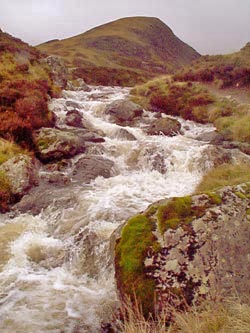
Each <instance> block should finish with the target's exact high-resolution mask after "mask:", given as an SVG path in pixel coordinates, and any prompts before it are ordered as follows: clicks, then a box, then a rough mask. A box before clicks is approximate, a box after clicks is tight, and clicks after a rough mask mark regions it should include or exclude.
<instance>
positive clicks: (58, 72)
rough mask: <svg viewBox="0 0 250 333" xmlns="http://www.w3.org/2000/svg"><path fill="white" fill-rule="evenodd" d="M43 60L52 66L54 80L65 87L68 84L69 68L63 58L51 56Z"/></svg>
mask: <svg viewBox="0 0 250 333" xmlns="http://www.w3.org/2000/svg"><path fill="white" fill-rule="evenodd" d="M43 61H44V62H46V63H47V64H48V65H49V66H50V68H51V72H52V80H53V82H54V83H55V84H56V85H57V86H59V87H61V88H63V89H64V88H65V87H66V85H67V80H68V70H67V68H66V66H65V63H64V61H63V59H62V58H60V57H56V56H49V57H47V58H46V59H43Z"/></svg>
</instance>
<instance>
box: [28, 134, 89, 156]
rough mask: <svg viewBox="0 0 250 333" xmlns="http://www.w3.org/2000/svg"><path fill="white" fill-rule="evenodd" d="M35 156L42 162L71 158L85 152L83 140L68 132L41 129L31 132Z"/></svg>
mask: <svg viewBox="0 0 250 333" xmlns="http://www.w3.org/2000/svg"><path fill="white" fill-rule="evenodd" d="M33 142H34V144H35V147H36V152H37V156H38V157H39V159H41V160H42V161H44V162H50V161H53V160H60V159H62V158H69V157H73V156H75V155H76V154H79V153H83V152H84V151H85V145H84V140H83V139H82V138H80V137H78V136H77V135H76V134H75V133H74V132H72V131H69V130H59V129H55V128H42V129H39V130H37V131H34V132H33Z"/></svg>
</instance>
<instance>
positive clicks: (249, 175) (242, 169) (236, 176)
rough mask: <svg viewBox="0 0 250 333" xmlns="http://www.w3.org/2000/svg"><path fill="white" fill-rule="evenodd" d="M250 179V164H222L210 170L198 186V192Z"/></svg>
mask: <svg viewBox="0 0 250 333" xmlns="http://www.w3.org/2000/svg"><path fill="white" fill-rule="evenodd" d="M249 181H250V164H248V163H242V164H235V165H233V164H222V165H220V166H218V167H216V168H214V169H212V170H210V171H209V172H208V173H207V174H206V175H205V176H204V177H203V179H202V181H201V183H200V184H199V185H198V187H197V188H196V192H198V193H201V192H206V191H214V190H216V189H219V188H222V187H224V186H229V185H230V186H233V185H237V184H242V183H246V182H249Z"/></svg>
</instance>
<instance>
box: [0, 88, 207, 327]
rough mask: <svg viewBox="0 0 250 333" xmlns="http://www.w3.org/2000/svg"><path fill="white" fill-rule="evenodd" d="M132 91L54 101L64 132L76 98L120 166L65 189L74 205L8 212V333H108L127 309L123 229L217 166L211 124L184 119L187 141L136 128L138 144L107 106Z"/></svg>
mask: <svg viewBox="0 0 250 333" xmlns="http://www.w3.org/2000/svg"><path fill="white" fill-rule="evenodd" d="M127 94H128V89H125V88H110V87H109V88H108V87H106V88H105V87H96V88H94V87H93V89H92V91H91V92H64V98H61V99H57V100H54V101H52V103H51V108H52V109H53V110H54V111H55V112H56V113H57V116H58V125H59V126H60V125H61V126H63V121H64V118H65V113H66V111H65V110H66V107H65V103H66V101H68V102H69V101H71V102H72V101H73V102H77V103H78V104H79V108H80V111H81V112H82V113H83V115H84V117H85V119H87V120H88V121H89V122H90V123H91V124H92V125H93V126H94V127H95V128H96V129H99V130H102V131H103V132H104V133H105V142H104V143H103V144H97V145H96V147H97V151H98V147H101V146H102V149H100V152H101V153H102V155H103V156H104V157H106V158H108V159H111V160H113V161H114V163H115V166H114V170H113V177H111V178H102V177H98V178H96V179H95V180H94V181H92V182H91V183H90V184H88V185H86V184H85V185H84V184H79V183H75V185H74V186H72V187H71V188H70V193H69V192H68V190H67V193H65V195H68V196H71V197H73V198H75V201H74V204H72V207H67V208H64V207H60V209H59V208H57V207H56V206H54V204H53V202H52V203H51V205H50V206H49V207H48V208H47V209H46V210H44V211H43V212H42V213H41V214H40V215H38V216H32V215H29V214H21V215H19V216H17V217H15V218H10V217H8V215H1V216H0V250H1V259H0V270H1V271H0V294H1V300H0V332H1V333H42V332H43V333H45V332H49V333H73V332H75V333H76V332H89V333H90V332H99V331H100V323H101V322H102V321H103V320H105V319H108V317H109V315H110V313H112V311H113V309H114V307H115V305H116V304H117V295H116V290H115V283H114V271H113V265H112V259H111V253H110V237H111V235H112V233H113V231H114V230H115V229H116V228H117V227H118V226H119V225H120V224H121V223H123V222H124V221H125V220H126V219H127V218H128V217H130V216H131V215H133V214H135V213H137V212H139V211H142V210H143V209H145V208H146V207H147V206H148V205H149V204H150V203H152V202H154V201H156V200H159V199H161V198H163V197H169V196H182V195H186V194H188V193H191V192H192V191H193V189H194V188H195V186H196V185H197V183H198V182H199V181H200V179H201V177H202V174H203V172H204V170H205V169H206V168H207V167H209V161H206V158H205V156H203V155H204V154H203V151H204V149H205V148H206V145H205V144H204V143H201V142H199V141H196V140H194V137H195V136H196V135H197V134H200V133H203V132H207V131H210V130H211V128H209V127H207V126H201V125H196V124H194V123H192V122H184V121H182V125H183V126H182V127H183V128H184V135H177V136H175V137H171V138H170V137H165V136H146V135H145V134H144V132H143V130H142V128H140V127H133V128H132V127H126V129H127V130H128V131H129V132H130V133H131V134H133V135H134V136H135V137H136V140H134V141H128V140H125V139H119V135H117V133H118V131H119V129H120V128H121V127H120V126H118V125H115V124H112V123H110V122H109V119H108V116H107V115H105V114H104V109H105V105H106V104H107V103H110V102H111V101H112V100H115V99H119V98H124V97H125V96H126V95H127ZM150 117H152V115H151V114H150V113H147V112H145V119H146V118H148V119H150ZM98 145H99V146H98ZM77 158H78V157H76V158H75V159H77Z"/></svg>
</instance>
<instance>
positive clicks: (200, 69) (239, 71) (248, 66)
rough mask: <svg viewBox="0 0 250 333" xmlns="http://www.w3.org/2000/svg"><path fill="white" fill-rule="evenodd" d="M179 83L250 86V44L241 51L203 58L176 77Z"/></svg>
mask: <svg viewBox="0 0 250 333" xmlns="http://www.w3.org/2000/svg"><path fill="white" fill-rule="evenodd" d="M175 79H176V80H179V81H199V82H213V83H216V85H217V86H218V87H219V88H227V87H233V86H235V87H244V86H248V85H250V43H247V44H246V45H245V46H244V47H243V48H242V49H241V50H240V51H238V52H235V53H231V54H225V55H215V56H208V55H207V56H203V57H200V58H199V59H197V60H196V61H194V62H193V63H192V64H191V65H190V66H187V67H186V68H184V69H182V70H180V71H179V73H177V74H176V75H175Z"/></svg>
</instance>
